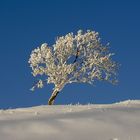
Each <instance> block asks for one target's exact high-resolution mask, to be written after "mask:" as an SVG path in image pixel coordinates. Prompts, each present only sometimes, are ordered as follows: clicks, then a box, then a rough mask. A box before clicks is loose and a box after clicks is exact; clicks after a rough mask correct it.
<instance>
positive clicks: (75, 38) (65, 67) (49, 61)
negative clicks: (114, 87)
mask: <svg viewBox="0 0 140 140" xmlns="http://www.w3.org/2000/svg"><path fill="white" fill-rule="evenodd" d="M112 55H114V54H113V53H110V52H109V48H108V45H105V46H104V45H102V43H101V41H100V38H99V37H98V33H97V32H94V31H89V30H88V31H87V32H85V33H83V32H82V31H81V30H79V31H78V32H77V34H76V35H74V34H73V33H69V34H67V35H66V36H62V37H59V38H57V40H56V42H55V44H54V45H53V46H52V47H50V46H48V44H47V43H44V44H42V45H41V47H38V48H37V49H34V50H33V51H32V53H31V56H30V59H29V63H30V66H31V68H32V74H33V76H35V77H36V76H37V75H45V76H46V79H45V80H41V79H40V80H39V82H38V83H37V84H36V85H35V86H34V87H33V88H32V89H34V88H36V87H38V88H42V87H43V85H44V83H45V82H47V83H53V84H54V85H55V88H54V89H55V90H57V91H61V89H62V88H63V87H64V86H65V85H66V84H68V83H72V82H80V83H89V84H92V83H93V82H94V81H96V80H100V81H101V80H105V81H109V82H111V83H115V82H116V81H117V80H116V70H117V67H118V65H117V63H116V62H115V61H113V60H112V58H111V56H112Z"/></svg>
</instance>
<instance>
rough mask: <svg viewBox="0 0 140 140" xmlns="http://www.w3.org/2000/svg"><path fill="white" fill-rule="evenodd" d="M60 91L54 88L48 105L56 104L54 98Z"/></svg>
mask: <svg viewBox="0 0 140 140" xmlns="http://www.w3.org/2000/svg"><path fill="white" fill-rule="evenodd" d="M58 93H59V91H57V90H54V91H53V93H52V95H51V97H50V99H49V101H48V105H53V104H54V100H55V98H56V96H57V95H58Z"/></svg>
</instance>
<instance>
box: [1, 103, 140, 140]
mask: <svg viewBox="0 0 140 140" xmlns="http://www.w3.org/2000/svg"><path fill="white" fill-rule="evenodd" d="M0 140H140V100H128V101H124V102H120V103H115V104H108V105H92V104H88V105H54V106H47V105H46V106H38V107H31V108H19V109H9V110H0Z"/></svg>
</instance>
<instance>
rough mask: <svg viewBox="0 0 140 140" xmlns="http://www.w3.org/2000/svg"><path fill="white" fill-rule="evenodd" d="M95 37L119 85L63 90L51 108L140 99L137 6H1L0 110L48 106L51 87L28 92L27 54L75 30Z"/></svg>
mask: <svg viewBox="0 0 140 140" xmlns="http://www.w3.org/2000/svg"><path fill="white" fill-rule="evenodd" d="M79 29H83V30H87V29H91V30H95V31H97V32H99V34H100V37H101V38H102V41H103V42H104V43H107V42H110V47H111V51H112V52H115V53H116V55H115V57H114V59H115V60H117V61H118V62H119V63H121V67H120V70H119V76H118V79H119V81H120V82H119V84H118V86H113V85H111V84H109V83H103V82H101V83H100V82H97V83H96V86H90V85H88V84H75V83H74V84H71V85H67V86H66V87H65V88H64V89H63V90H62V92H60V94H59V95H58V97H57V98H56V102H55V103H56V104H70V103H73V104H75V103H78V102H79V103H81V104H86V103H112V102H117V101H122V100H126V99H140V2H138V1H135V0H133V1H132V0H131V1H129V0H118V1H112V0H108V1H103V0H67V1H66V0H24V1H23V0H12V1H10V0H1V1H0V108H3V109H4V108H16V107H27V106H36V105H43V104H47V100H48V98H49V96H50V95H51V92H52V88H53V86H52V85H46V86H45V87H44V88H43V89H37V90H36V91H35V92H31V91H30V90H29V89H30V88H31V87H32V85H33V82H34V81H35V79H34V77H32V75H31V69H30V67H29V64H28V59H29V57H30V53H31V51H32V50H33V49H34V48H36V47H37V46H40V45H41V44H42V43H44V42H47V43H48V44H49V45H52V44H53V43H54V41H55V39H56V37H57V36H62V35H65V34H67V33H69V32H74V33H76V31H77V30H79Z"/></svg>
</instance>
